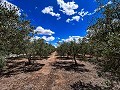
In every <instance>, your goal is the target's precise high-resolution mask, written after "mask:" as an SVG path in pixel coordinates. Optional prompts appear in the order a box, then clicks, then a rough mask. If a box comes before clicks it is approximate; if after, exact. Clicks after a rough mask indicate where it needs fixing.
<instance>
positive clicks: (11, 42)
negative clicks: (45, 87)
mask: <svg viewBox="0 0 120 90" xmlns="http://www.w3.org/2000/svg"><path fill="white" fill-rule="evenodd" d="M18 10H19V9H18V8H15V7H13V6H10V7H9V9H8V7H7V5H6V3H4V4H0V68H2V67H3V66H4V65H5V62H6V60H7V59H8V58H9V56H10V55H11V54H16V55H17V56H20V55H22V56H24V57H25V58H27V59H28V61H29V64H31V58H32V57H35V56H39V57H40V58H42V57H47V56H48V55H50V53H51V52H53V51H54V50H55V48H54V46H52V45H51V44H48V43H46V42H45V41H44V40H43V39H38V40H35V39H34V40H33V41H31V38H33V37H34V29H35V27H34V26H33V25H31V23H30V20H27V19H26V15H25V14H22V15H18V14H17V12H18Z"/></svg>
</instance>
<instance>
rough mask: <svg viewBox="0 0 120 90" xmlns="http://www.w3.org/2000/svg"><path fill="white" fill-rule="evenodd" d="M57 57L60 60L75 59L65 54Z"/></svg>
mask: <svg viewBox="0 0 120 90" xmlns="http://www.w3.org/2000/svg"><path fill="white" fill-rule="evenodd" d="M57 59H59V60H70V59H73V58H72V57H67V56H63V57H57Z"/></svg>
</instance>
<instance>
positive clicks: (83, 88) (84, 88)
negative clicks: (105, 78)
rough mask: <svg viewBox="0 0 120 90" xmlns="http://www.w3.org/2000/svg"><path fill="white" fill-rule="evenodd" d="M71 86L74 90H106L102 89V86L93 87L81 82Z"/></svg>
mask: <svg viewBox="0 0 120 90" xmlns="http://www.w3.org/2000/svg"><path fill="white" fill-rule="evenodd" d="M70 86H71V88H72V90H106V89H102V87H100V86H97V85H94V86H93V85H92V84H91V83H84V82H81V81H78V82H76V83H74V84H73V85H70ZM107 90H108V89H107Z"/></svg>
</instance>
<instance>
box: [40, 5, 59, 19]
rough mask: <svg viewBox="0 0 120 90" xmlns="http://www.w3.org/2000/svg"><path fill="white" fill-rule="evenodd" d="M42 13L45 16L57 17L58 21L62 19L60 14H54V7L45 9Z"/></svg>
mask: <svg viewBox="0 0 120 90" xmlns="http://www.w3.org/2000/svg"><path fill="white" fill-rule="evenodd" d="M42 13H44V14H50V15H52V16H55V17H57V19H60V18H61V17H60V14H59V13H54V12H53V7H52V6H48V7H45V8H44V9H43V10H42Z"/></svg>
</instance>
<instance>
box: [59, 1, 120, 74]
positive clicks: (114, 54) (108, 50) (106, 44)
mask: <svg viewBox="0 0 120 90" xmlns="http://www.w3.org/2000/svg"><path fill="white" fill-rule="evenodd" d="M98 1H99V0H98ZM100 5H101V4H100ZM119 7H120V2H119V0H113V1H112V4H109V5H107V6H105V7H104V8H101V11H102V15H103V16H102V17H101V18H98V19H96V21H95V22H94V23H92V25H90V26H89V27H88V33H87V36H86V37H84V38H83V39H82V40H79V42H77V43H76V42H75V41H71V42H63V43H61V44H60V45H59V46H58V48H57V52H58V54H59V55H61V56H69V55H70V56H73V58H74V60H75V57H76V56H77V55H79V54H81V55H82V56H83V59H84V57H85V54H89V55H91V56H94V57H96V59H95V61H97V60H98V59H99V57H102V61H103V65H104V67H105V70H106V71H112V72H115V73H116V72H117V73H119V75H120V8H119ZM75 63H76V60H75Z"/></svg>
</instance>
